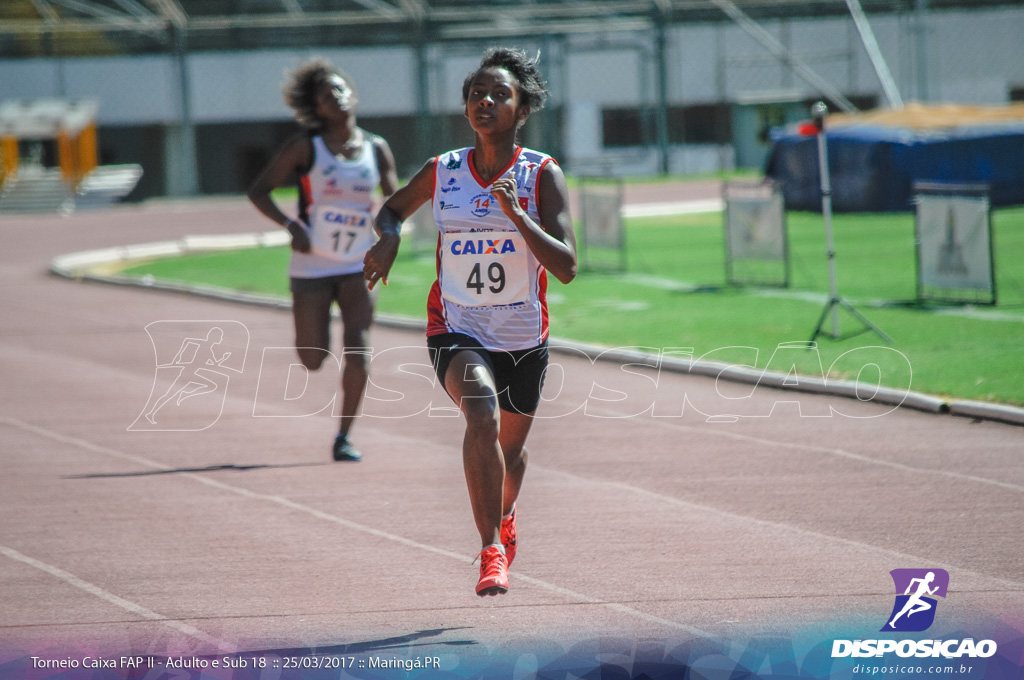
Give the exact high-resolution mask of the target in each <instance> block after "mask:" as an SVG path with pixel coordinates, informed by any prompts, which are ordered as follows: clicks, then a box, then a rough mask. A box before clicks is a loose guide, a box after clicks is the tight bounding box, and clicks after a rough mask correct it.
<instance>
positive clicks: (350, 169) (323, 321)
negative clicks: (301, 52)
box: [249, 61, 398, 461]
mask: <svg viewBox="0 0 1024 680" xmlns="http://www.w3.org/2000/svg"><path fill="white" fill-rule="evenodd" d="M285 101H286V102H287V103H288V105H289V106H291V107H292V109H293V110H294V111H295V116H296V118H297V119H298V121H299V124H300V125H302V126H303V127H304V128H306V131H304V132H302V133H300V134H297V135H295V136H294V137H292V139H290V140H289V141H287V142H286V143H285V144H284V146H283V147H281V149H280V150H278V152H277V154H276V155H275V156H274V158H273V159H272V160H271V161H270V163H269V164H268V165H267V167H266V168H264V170H263V172H262V174H260V176H259V177H258V178H257V179H256V181H255V182H254V183H253V185H252V187H251V188H250V189H249V199H250V200H251V201H252V202H253V204H254V205H255V206H256V207H257V208H258V209H259V211H260V212H262V213H263V214H264V215H266V216H267V217H269V218H270V219H271V220H273V221H274V222H276V223H278V224H280V225H282V226H283V227H285V228H286V229H287V230H288V232H289V233H290V234H291V237H292V257H291V262H290V264H289V266H288V274H289V276H290V277H291V291H292V311H293V316H294V320H295V347H296V351H297V352H298V355H299V359H300V360H301V361H302V364H303V365H304V366H305V367H306V368H308V369H309V370H312V371H315V370H317V369H318V368H320V366H321V365H322V364H323V362H324V360H325V359H326V358H327V357H328V356H330V345H331V340H330V325H331V305H332V304H333V303H335V302H337V304H338V307H339V308H340V309H341V319H342V328H343V340H342V344H343V348H342V352H341V353H338V354H335V355H334V356H336V357H337V356H342V354H343V356H344V360H343V362H344V364H343V367H342V375H341V387H342V406H341V425H340V427H339V432H338V436H337V437H335V439H334V445H333V448H332V456H333V458H334V460H338V461H342V460H349V461H354V460H359V459H360V458H361V457H362V455H361V454H360V453H359V452H358V451H357V450H356V449H355V448H353V446H352V444H351V443H350V442H349V439H348V433H349V430H350V429H351V427H352V424H353V423H354V421H355V417H356V414H357V413H358V412H359V403H360V401H361V399H362V396H363V391H364V390H365V388H366V381H367V373H366V364H367V362H366V357H365V355H364V354H361V353H357V352H344V349H345V348H358V347H366V346H368V344H369V343H368V339H367V331H368V330H369V328H370V324H371V322H372V320H373V300H372V298H371V296H370V294H369V291H368V290H367V286H366V282H365V281H364V280H363V278H362V260H363V257H364V254H365V253H366V251H367V249H368V248H370V246H372V245H373V243H374V242H375V241H376V236H375V235H374V233H373V230H372V219H371V216H372V210H373V201H374V198H373V196H374V192H375V191H376V190H377V188H378V186H379V187H380V189H381V191H382V193H383V194H384V197H385V198H387V197H388V196H390V195H391V194H392V193H394V191H395V189H396V188H397V186H398V178H397V177H396V174H395V161H394V158H392V155H391V149H390V148H388V144H387V142H385V141H384V140H383V139H382V138H380V137H377V136H376V135H371V134H370V133H368V132H366V131H364V130H362V129H360V128H359V127H357V126H356V115H355V107H356V104H357V103H358V96H357V95H356V92H355V85H354V84H353V82H352V79H351V78H350V77H349V76H347V75H345V74H344V73H343V72H341V71H339V70H338V69H335V68H334V67H333V66H331V65H330V64H329V63H327V62H324V61H312V62H308V63H306V64H304V65H303V66H301V67H300V68H298V69H296V70H295V71H294V72H293V73H292V74H291V76H290V78H289V82H288V83H287V85H286V89H285ZM296 180H298V181H299V184H300V186H299V209H298V218H299V219H298V220H294V219H291V218H290V217H288V216H287V215H285V214H284V213H283V212H282V211H281V210H280V208H278V206H277V204H275V203H274V201H273V199H272V198H271V197H270V192H271V191H272V190H274V189H276V188H278V187H282V186H288V185H289V184H292V185H294V182H295V181H296Z"/></svg>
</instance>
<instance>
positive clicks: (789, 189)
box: [765, 119, 1024, 212]
mask: <svg viewBox="0 0 1024 680" xmlns="http://www.w3.org/2000/svg"><path fill="white" fill-rule="evenodd" d="M825 129H826V136H825V139H826V148H827V151H828V166H829V172H830V182H831V185H832V209H833V210H835V211H836V212H900V211H908V210H913V209H914V204H913V202H912V198H913V193H912V185H913V183H914V182H943V183H950V182H956V183H971V184H987V185H988V186H989V198H990V200H991V203H992V205H993V207H996V206H1009V205H1024V121H1006V122H999V123H986V124H980V125H967V126H960V127H955V128H948V129H939V130H934V129H933V130H927V129H926V130H920V129H912V128H909V127H898V126H886V125H857V124H854V125H844V126H840V127H834V128H830V127H829V125H828V121H827V119H826V125H825ZM772 138H773V140H774V142H775V145H774V147H773V149H772V152H771V155H770V156H769V159H768V165H767V168H766V169H765V174H766V175H767V176H769V177H771V178H773V179H775V180H778V181H780V182H782V185H783V193H784V196H785V199H786V208H787V209H788V210H810V211H818V212H820V211H821V180H820V172H819V169H818V146H817V138H816V137H814V136H803V135H801V134H799V132H797V129H796V128H795V127H789V128H777V129H776V130H774V131H773V134H772Z"/></svg>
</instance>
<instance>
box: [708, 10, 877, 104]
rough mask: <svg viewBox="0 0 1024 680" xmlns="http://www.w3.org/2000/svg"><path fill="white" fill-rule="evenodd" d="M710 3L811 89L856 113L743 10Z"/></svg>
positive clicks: (841, 95) (844, 98) (837, 91)
mask: <svg viewBox="0 0 1024 680" xmlns="http://www.w3.org/2000/svg"><path fill="white" fill-rule="evenodd" d="M711 2H712V3H713V4H714V5H715V6H716V7H718V8H719V9H721V10H722V11H723V12H725V14H726V15H727V16H728V17H729V18H731V19H732V20H733V21H735V22H736V23H737V24H738V25H739V27H740V28H742V29H743V30H744V31H746V32H747V34H748V35H750V37H752V38H753V39H754V40H756V41H757V42H759V43H761V46H762V47H764V48H765V49H766V50H768V51H769V52H771V53H772V54H774V55H775V56H776V57H778V58H779V60H780V61H783V62H785V63H787V64H789V66H790V68H792V69H793V71H794V72H796V74H797V75H798V76H800V77H801V78H803V79H804V80H805V81H807V82H808V83H809V84H810V85H812V86H813V87H816V88H818V90H819V92H820V93H821V94H823V95H825V96H826V97H828V98H829V99H831V100H832V101H833V102H835V103H836V105H837V106H839V108H840V109H842V110H843V111H845V112H847V113H854V112H856V111H857V107H856V106H854V105H853V102H851V101H850V100H849V99H847V98H846V96H845V95H844V94H843V93H842V92H840V91H839V89H838V88H837V87H835V86H834V85H832V83H830V82H828V81H827V80H825V79H824V78H822V77H821V76H819V75H818V74H817V73H816V72H815V71H814V69H812V68H811V67H810V66H808V65H807V64H805V63H804V62H803V61H801V60H800V59H798V58H797V57H796V56H795V55H794V54H793V53H792V51H790V50H789V49H787V48H786V47H785V45H783V44H782V43H780V42H779V41H778V40H777V39H776V38H775V36H773V35H772V34H771V33H769V32H768V31H766V30H765V29H764V28H762V27H761V26H759V25H758V24H757V22H755V21H754V20H753V19H751V18H750V17H748V16H747V15H746V14H745V13H744V12H743V10H741V9H740V8H739V7H737V6H736V4H735V3H733V2H732V1H731V0H711Z"/></svg>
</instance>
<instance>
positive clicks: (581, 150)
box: [0, 8, 1024, 185]
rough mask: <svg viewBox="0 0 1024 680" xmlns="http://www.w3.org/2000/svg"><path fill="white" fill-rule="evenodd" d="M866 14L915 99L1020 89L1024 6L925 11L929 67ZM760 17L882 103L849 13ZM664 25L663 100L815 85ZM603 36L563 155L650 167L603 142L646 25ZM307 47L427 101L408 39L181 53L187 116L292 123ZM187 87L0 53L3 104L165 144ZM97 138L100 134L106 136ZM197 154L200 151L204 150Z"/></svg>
mask: <svg viewBox="0 0 1024 680" xmlns="http://www.w3.org/2000/svg"><path fill="white" fill-rule="evenodd" d="M870 19H871V27H872V29H873V31H874V33H875V35H876V38H877V41H878V44H879V46H880V48H881V51H882V53H883V54H884V56H885V58H886V61H887V63H888V66H889V69H890V71H891V73H892V76H893V78H894V80H895V82H896V84H897V86H898V88H899V91H900V92H901V94H902V96H903V98H904V99H905V100H906V101H911V100H914V99H918V98H919V94H920V90H921V88H922V87H923V85H922V83H924V84H925V85H926V87H927V89H928V90H929V91H928V92H926V93H925V94H927V95H928V96H927V99H928V100H929V101H946V102H960V103H972V104H1000V103H1005V102H1006V101H1008V100H1009V98H1010V93H1011V91H1014V90H1017V91H1022V90H1024V58H1022V57H1021V47H1020V36H1022V35H1024V8H1010V9H991V10H973V11H932V12H929V13H928V15H927V17H926V22H927V23H926V27H927V30H926V36H927V42H926V53H927V55H928V66H927V68H928V73H927V74H919V73H917V65H918V60H919V58H920V54H921V52H920V50H918V49H917V47H916V45H917V43H916V38H915V36H916V35H917V17H916V15H914V14H913V13H909V14H906V15H884V16H872V17H870ZM761 25H762V27H763V28H764V29H765V30H767V31H768V32H769V33H770V34H771V35H773V36H774V37H775V38H776V39H778V40H779V41H780V42H781V43H782V44H783V45H785V46H786V47H787V48H789V49H790V50H791V51H792V53H793V54H794V55H795V56H796V57H797V58H799V59H801V60H803V61H804V62H806V63H807V64H808V65H810V66H811V67H812V68H813V69H814V70H815V71H816V72H817V73H818V74H819V75H820V76H822V77H823V78H824V79H825V80H826V81H828V82H829V83H830V84H831V85H832V86H834V87H835V88H836V89H837V90H838V91H840V92H842V93H843V94H844V95H847V96H861V97H874V98H875V99H876V100H877V101H878V102H879V104H880V105H883V106H884V105H885V98H884V95H883V89H882V87H881V85H880V82H879V79H878V77H877V76H876V73H875V70H874V68H873V66H872V64H871V61H870V59H869V58H868V55H867V53H866V52H865V50H864V48H863V46H862V44H861V42H860V37H859V35H858V34H857V32H856V30H855V28H854V25H853V22H852V21H851V20H850V19H849V18H828V19H820V20H815V19H791V20H785V21H783V20H771V21H765V22H763V23H762V24H761ZM666 35H667V46H666V58H667V62H668V63H667V69H666V73H665V85H666V87H667V102H668V105H669V106H691V105H696V104H716V103H718V104H722V103H727V102H734V103H735V102H739V101H757V99H758V97H762V96H763V97H764V98H765V99H766V100H770V99H771V98H772V97H778V96H788V97H791V98H794V97H795V98H804V99H806V98H812V97H818V96H821V95H820V93H818V92H817V91H816V89H815V88H814V87H812V86H811V85H809V84H808V83H806V82H804V81H803V80H802V79H801V78H800V77H799V76H798V75H797V74H796V73H794V72H793V71H792V70H791V69H789V68H787V67H786V66H784V65H782V64H781V63H779V61H778V60H777V59H776V58H774V57H773V56H771V55H770V54H769V53H768V52H767V51H766V50H765V48H764V47H763V46H761V45H760V44H759V43H758V42H756V41H755V40H753V39H752V38H751V37H750V36H749V35H747V33H745V32H744V31H743V30H742V29H741V28H740V27H739V26H737V25H736V24H733V23H717V24H710V23H709V24H688V25H676V26H673V27H670V28H669V29H668V30H667V31H666ZM603 39H606V40H607V43H606V44H607V47H604V48H602V47H601V45H602V43H601V42H600V41H595V37H594V36H568V37H564V38H562V39H559V40H558V41H557V42H556V50H555V52H556V54H557V56H558V63H559V65H560V68H559V69H558V70H557V72H554V73H548V74H546V75H547V76H548V78H549V80H550V82H551V85H552V92H553V95H552V100H551V106H552V107H553V108H558V110H560V112H561V114H560V115H561V117H560V118H559V119H558V120H559V121H560V123H559V125H560V128H561V130H560V131H561V140H562V154H563V165H565V167H566V168H567V170H569V171H570V172H572V171H574V170H575V168H574V167H573V166H574V164H578V165H580V166H584V165H590V164H592V163H593V162H594V161H595V159H597V160H599V161H600V159H602V158H603V159H605V161H604V162H606V163H621V164H622V165H621V169H622V171H624V172H656V171H657V170H658V169H659V149H657V148H650V147H648V148H630V149H623V148H606V147H605V145H604V140H603V134H604V129H603V125H604V122H603V121H604V118H603V115H604V112H605V111H606V110H608V109H616V108H628V107H641V108H643V107H648V108H649V107H653V106H655V105H656V104H657V94H656V92H657V75H658V74H657V71H656V65H655V56H654V52H653V47H652V44H653V41H652V37H651V35H650V34H649V33H642V32H635V33H625V34H615V35H611V36H605V37H604V38H603ZM538 44H539V43H538ZM479 48H480V45H470V44H463V45H458V44H455V45H443V46H442V45H436V44H435V45H430V46H428V49H427V50H426V62H427V65H428V74H427V76H428V77H427V81H428V97H427V99H428V101H427V102H426V106H427V108H428V110H429V111H430V112H431V113H433V114H448V115H454V116H457V114H458V112H459V110H460V106H459V105H460V101H461V85H462V80H463V78H464V76H465V75H466V73H467V72H469V71H470V70H471V69H472V68H473V67H474V66H475V64H476V61H477V58H478V55H479V52H480V49H479ZM312 56H324V57H326V58H328V59H330V60H331V61H332V62H334V63H335V64H337V65H338V66H340V67H342V68H344V69H345V70H346V71H348V72H349V73H351V74H352V76H353V77H354V78H355V80H356V82H357V84H358V87H359V91H360V98H361V103H360V114H361V115H362V116H363V117H388V116H391V117H397V116H415V115H417V113H419V108H420V107H419V106H418V102H417V95H416V93H417V89H418V88H417V82H418V78H419V74H418V72H417V68H418V62H417V56H416V54H415V52H414V50H413V49H412V48H410V47H379V48H366V49H342V48H338V49H308V50H297V49H290V50H263V51H250V52H201V53H191V54H188V55H186V57H185V63H186V64H187V68H188V72H187V81H188V83H189V94H190V97H189V101H190V103H191V121H190V122H191V124H193V125H197V126H201V125H215V124H256V123H267V124H272V123H283V122H286V121H288V120H289V119H290V111H289V110H288V109H287V108H286V107H285V105H284V103H283V102H282V100H281V92H280V87H281V83H282V81H283V78H284V73H285V71H286V70H287V69H290V68H293V67H294V66H295V65H297V64H298V63H300V62H302V61H303V60H305V59H308V58H310V57H312ZM547 56H548V57H550V56H551V54H550V51H549V52H548V54H547ZM922 75H926V76H927V78H926V79H925V78H922ZM180 85H181V78H180V74H179V73H178V60H177V58H176V57H175V56H174V55H157V56H132V57H128V56H125V57H109V58H64V59H56V58H50V59H36V58H33V59H23V60H0V98H2V99H4V100H9V99H31V98H39V97H89V98H97V99H99V101H100V110H99V123H100V125H101V126H105V127H118V126H123V127H129V126H136V127H138V126H152V125H158V126H166V127H167V129H168V130H172V129H174V128H175V127H177V129H178V131H177V132H173V133H170V134H169V135H168V137H167V143H171V142H172V141H174V142H175V143H177V140H180V139H181V137H180V134H179V133H180V129H181V123H182V121H183V117H182V101H181V98H180V94H179V93H180V89H179V88H180ZM550 120H554V119H550ZM186 122H188V121H186ZM452 125H455V123H452ZM531 134H534V133H533V132H532V131H531ZM176 135H177V136H176ZM102 139H103V133H102V130H101V143H102ZM406 145H408V141H407V140H406ZM203 151H204V150H203V149H199V153H200V154H202V153H203ZM733 158H734V155H733V148H732V146H731V145H725V146H720V145H717V144H711V145H707V144H703V145H696V144H694V145H672V146H671V147H670V148H669V149H667V164H668V166H669V169H670V170H671V171H673V172H707V171H714V170H719V169H730V168H731V167H732V163H733ZM165 162H167V163H171V162H178V161H169V160H168V161H165ZM200 167H202V164H200ZM407 169H408V168H404V167H403V168H402V170H403V171H405V170H407ZM164 171H165V172H166V173H167V175H168V177H171V176H173V175H174V174H175V170H174V168H171V167H165V168H164ZM170 184H172V183H171V182H168V185H170Z"/></svg>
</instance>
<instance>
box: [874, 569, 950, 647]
mask: <svg viewBox="0 0 1024 680" xmlns="http://www.w3.org/2000/svg"><path fill="white" fill-rule="evenodd" d="M889 575H890V576H892V581H893V584H894V585H895V586H896V602H895V604H893V607H892V613H891V614H889V619H888V622H887V623H886V624H885V626H883V627H882V629H881V630H883V631H901V632H919V631H922V630H928V628H929V627H930V626H931V625H932V622H933V621H934V620H935V607H936V604H937V600H936V599H935V597H933V596H938V597H946V589H947V588H949V573H948V572H947V571H946V570H945V569H893V570H892V571H890V572H889Z"/></svg>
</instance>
